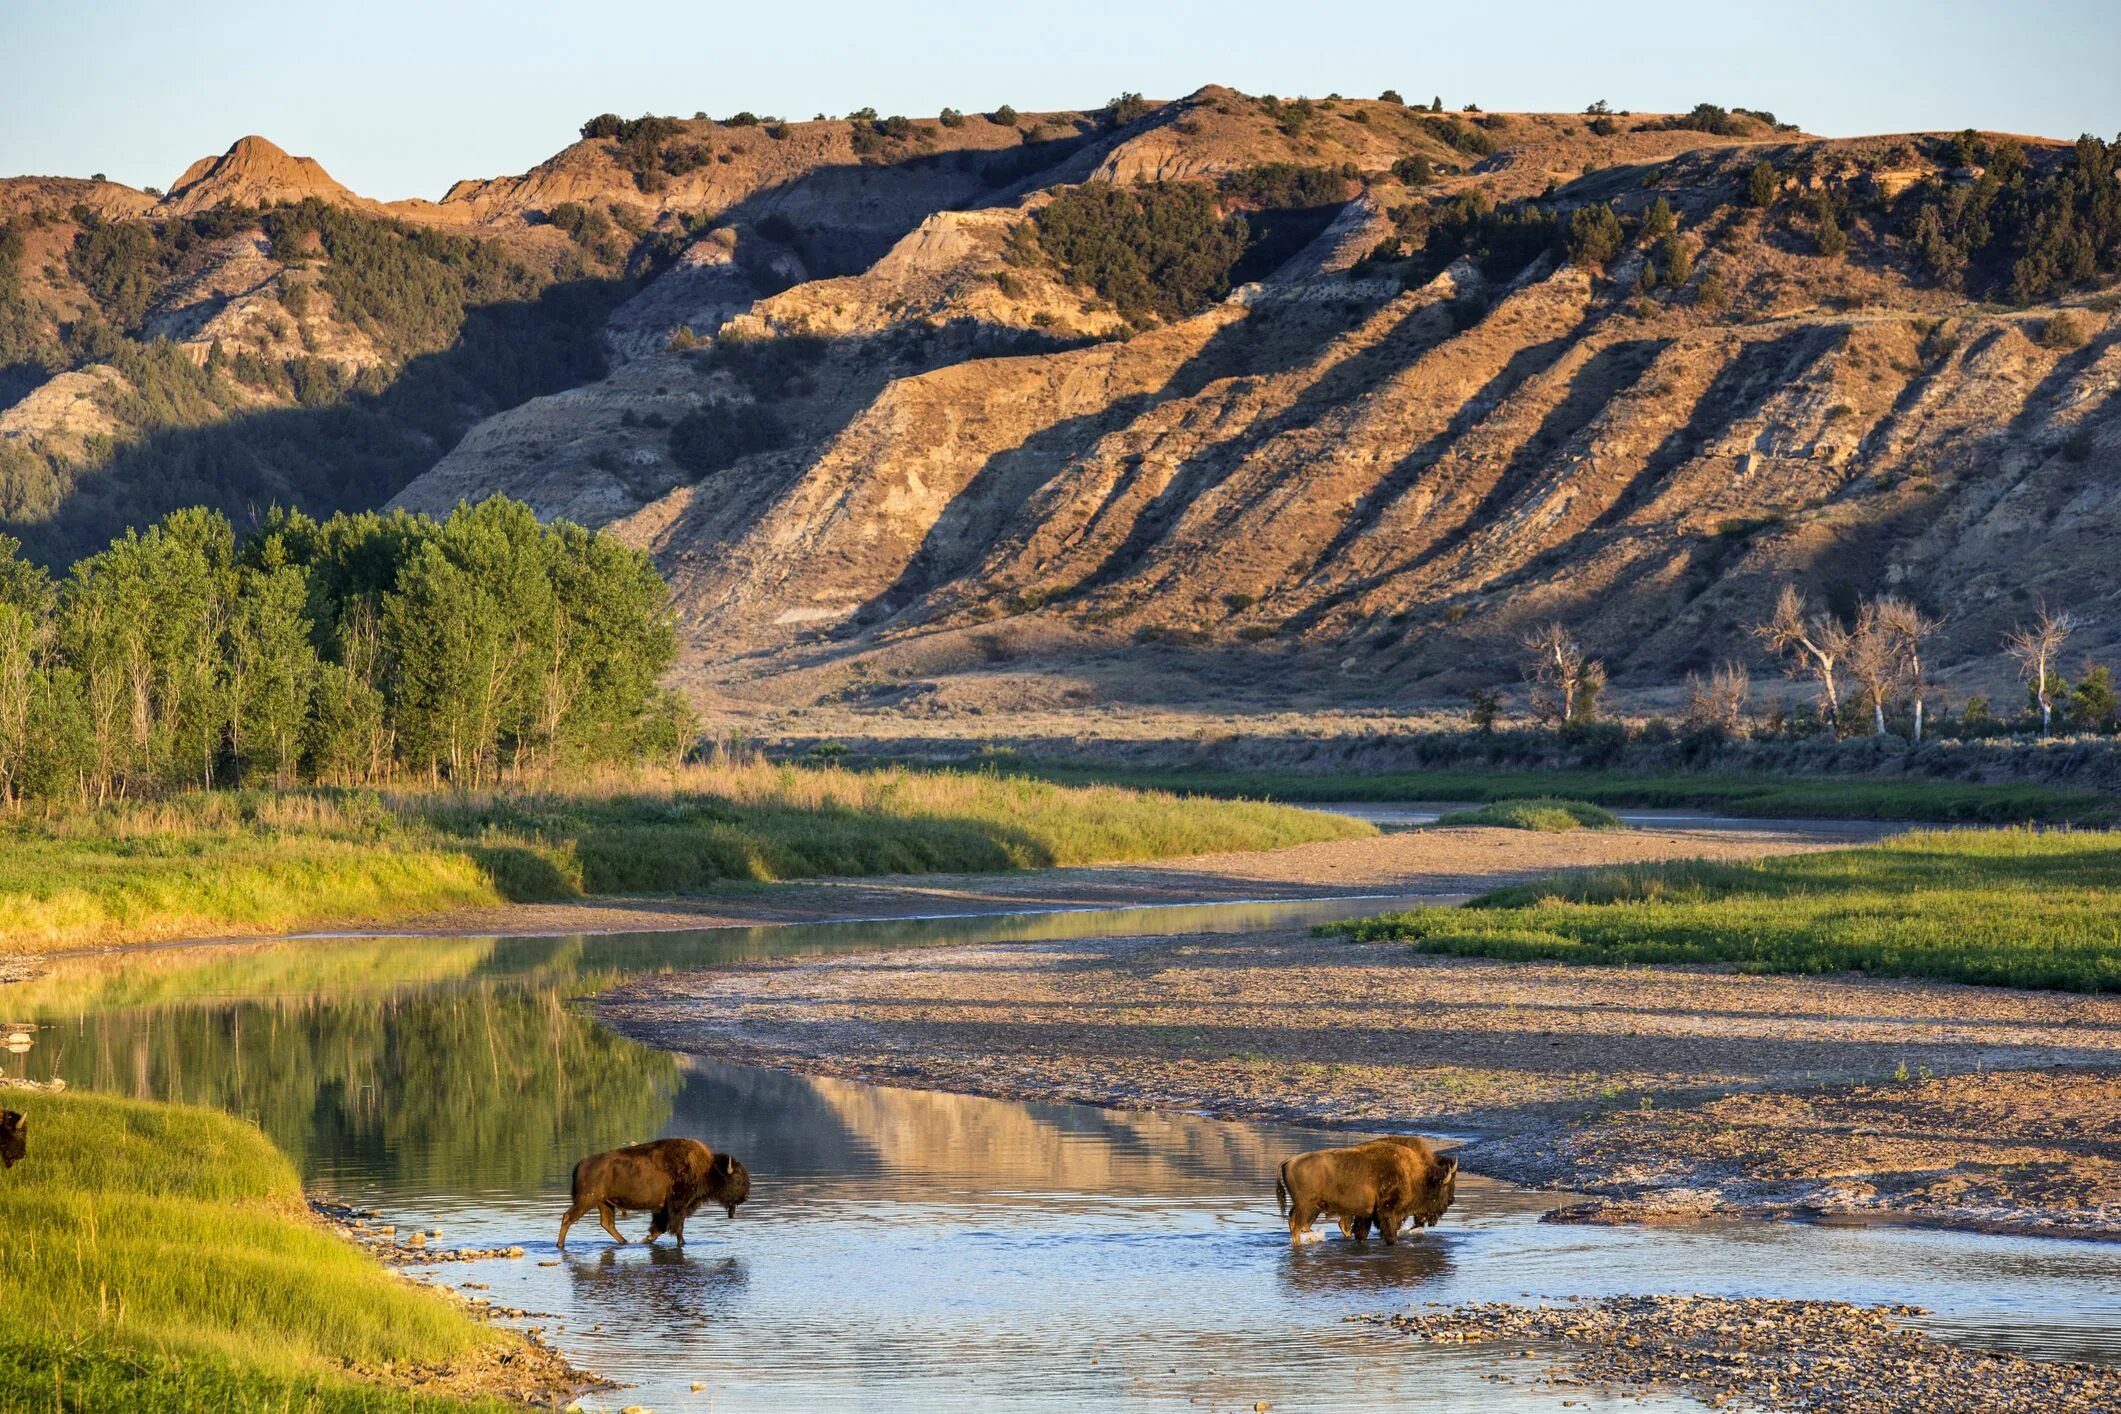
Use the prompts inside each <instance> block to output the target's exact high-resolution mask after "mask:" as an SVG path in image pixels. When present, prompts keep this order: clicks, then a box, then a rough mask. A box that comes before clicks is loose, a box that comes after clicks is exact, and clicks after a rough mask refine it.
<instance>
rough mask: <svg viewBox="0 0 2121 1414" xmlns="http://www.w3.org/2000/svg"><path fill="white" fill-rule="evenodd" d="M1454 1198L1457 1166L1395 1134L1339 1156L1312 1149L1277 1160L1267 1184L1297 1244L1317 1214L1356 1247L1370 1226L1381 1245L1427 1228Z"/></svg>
mask: <svg viewBox="0 0 2121 1414" xmlns="http://www.w3.org/2000/svg"><path fill="white" fill-rule="evenodd" d="M1457 1196H1458V1160H1457V1159H1455V1158H1453V1157H1451V1156H1450V1155H1449V1154H1438V1153H1437V1152H1436V1151H1435V1150H1434V1149H1431V1148H1430V1147H1429V1145H1428V1142H1427V1141H1426V1140H1422V1139H1415V1138H1412V1137H1410V1136H1402V1135H1394V1136H1392V1137H1390V1138H1386V1139H1373V1140H1371V1141H1370V1142H1369V1143H1367V1144H1351V1145H1348V1146H1347V1147H1346V1148H1342V1149H1314V1150H1312V1151H1311V1152H1310V1153H1308V1154H1298V1155H1297V1156H1296V1157H1295V1158H1293V1159H1285V1160H1283V1161H1282V1166H1281V1171H1280V1173H1279V1174H1278V1176H1277V1177H1276V1178H1275V1180H1274V1198H1275V1203H1276V1206H1277V1207H1278V1209H1279V1210H1280V1211H1282V1212H1284V1213H1286V1214H1288V1218H1289V1237H1290V1240H1291V1241H1295V1242H1301V1241H1303V1240H1304V1239H1305V1238H1306V1237H1307V1236H1308V1235H1309V1234H1310V1232H1311V1225H1312V1224H1313V1223H1315V1222H1317V1221H1318V1216H1319V1214H1321V1213H1329V1214H1331V1215H1332V1216H1334V1217H1335V1218H1338V1219H1339V1220H1340V1230H1341V1231H1342V1232H1343V1233H1345V1234H1346V1235H1347V1236H1349V1237H1352V1238H1354V1239H1355V1240H1356V1241H1358V1242H1360V1241H1362V1240H1363V1239H1364V1238H1366V1237H1368V1236H1369V1235H1370V1228H1371V1225H1372V1224H1375V1225H1376V1228H1377V1231H1378V1232H1379V1234H1380V1235H1382V1236H1383V1238H1384V1240H1385V1241H1386V1242H1387V1243H1392V1242H1397V1241H1398V1240H1399V1225H1400V1224H1401V1223H1403V1222H1405V1221H1406V1220H1407V1219H1408V1218H1412V1219H1413V1220H1414V1222H1415V1225H1416V1226H1418V1227H1420V1226H1426V1227H1434V1226H1435V1225H1436V1220H1437V1219H1438V1218H1440V1217H1442V1216H1443V1214H1444V1210H1445V1209H1446V1208H1448V1207H1450V1206H1451V1202H1452V1200H1453V1199H1454V1198H1456V1197H1457Z"/></svg>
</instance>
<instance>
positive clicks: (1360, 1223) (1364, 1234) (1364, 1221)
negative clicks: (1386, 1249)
mask: <svg viewBox="0 0 2121 1414" xmlns="http://www.w3.org/2000/svg"><path fill="white" fill-rule="evenodd" d="M1371 1221H1372V1217H1371V1215H1370V1214H1369V1213H1364V1214H1363V1215H1362V1216H1361V1217H1359V1218H1357V1219H1355V1221H1354V1222H1353V1223H1352V1224H1351V1225H1350V1226H1351V1227H1352V1229H1353V1230H1352V1231H1350V1232H1349V1233H1348V1236H1350V1237H1352V1238H1354V1239H1355V1240H1356V1241H1357V1242H1367V1241H1369V1240H1370V1223H1371Z"/></svg>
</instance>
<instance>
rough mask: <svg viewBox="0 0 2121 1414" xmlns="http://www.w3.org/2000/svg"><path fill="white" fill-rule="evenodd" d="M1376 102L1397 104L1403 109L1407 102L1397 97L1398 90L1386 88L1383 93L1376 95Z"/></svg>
mask: <svg viewBox="0 0 2121 1414" xmlns="http://www.w3.org/2000/svg"><path fill="white" fill-rule="evenodd" d="M1377 101H1378V102H1379V103H1397V104H1399V105H1400V106H1401V107H1404V106H1406V101H1407V100H1406V99H1404V98H1401V97H1400V96H1399V90H1398V89H1396V88H1388V89H1386V90H1385V91H1384V92H1383V93H1380V94H1378V95H1377Z"/></svg>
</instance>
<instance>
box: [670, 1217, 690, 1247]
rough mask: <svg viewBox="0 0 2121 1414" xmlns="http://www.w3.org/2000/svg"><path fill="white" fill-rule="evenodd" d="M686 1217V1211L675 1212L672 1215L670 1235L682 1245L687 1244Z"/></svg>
mask: <svg viewBox="0 0 2121 1414" xmlns="http://www.w3.org/2000/svg"><path fill="white" fill-rule="evenodd" d="M686 1217H687V1214H685V1213H673V1214H671V1216H670V1235H671V1236H672V1237H674V1238H676V1239H677V1244H678V1246H680V1247H683V1246H684V1245H685V1219H686Z"/></svg>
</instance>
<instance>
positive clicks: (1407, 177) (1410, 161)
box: [1392, 154, 1436, 187]
mask: <svg viewBox="0 0 2121 1414" xmlns="http://www.w3.org/2000/svg"><path fill="white" fill-rule="evenodd" d="M1392 175H1393V176H1395V177H1397V178H1399V180H1400V181H1402V182H1405V183H1406V184H1407V185H1408V186H1410V187H1425V186H1428V185H1429V184H1430V183H1431V182H1434V181H1435V180H1436V169H1435V168H1434V167H1432V166H1430V165H1429V159H1428V158H1426V157H1423V156H1421V155H1419V154H1416V155H1415V156H1413V157H1402V158H1400V159H1399V160H1398V161H1397V162H1394V163H1393V164H1392Z"/></svg>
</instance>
